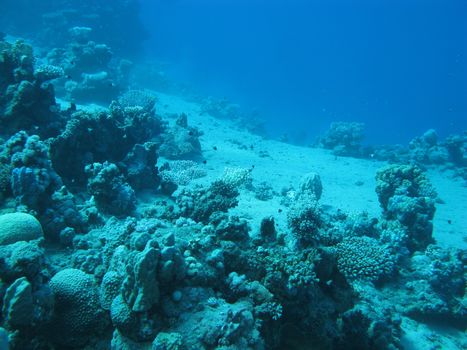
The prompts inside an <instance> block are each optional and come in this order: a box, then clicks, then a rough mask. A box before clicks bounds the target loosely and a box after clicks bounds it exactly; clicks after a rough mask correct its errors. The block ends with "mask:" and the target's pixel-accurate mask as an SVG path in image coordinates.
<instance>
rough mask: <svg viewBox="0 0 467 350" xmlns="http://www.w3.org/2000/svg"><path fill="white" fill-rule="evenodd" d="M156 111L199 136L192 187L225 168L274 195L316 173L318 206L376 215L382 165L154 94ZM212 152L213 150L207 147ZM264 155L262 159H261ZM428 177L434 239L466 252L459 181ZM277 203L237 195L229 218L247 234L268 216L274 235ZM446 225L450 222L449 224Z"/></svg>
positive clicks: (465, 198) (466, 211)
mask: <svg viewBox="0 0 467 350" xmlns="http://www.w3.org/2000/svg"><path fill="white" fill-rule="evenodd" d="M158 98H159V102H158V104H157V112H158V114H160V115H163V116H164V117H165V116H167V115H171V114H175V113H186V114H187V115H188V123H189V125H191V126H196V127H198V128H199V129H200V130H201V131H203V132H204V135H203V136H202V137H201V138H200V141H201V145H202V149H203V156H204V157H205V159H206V160H207V164H206V170H208V176H207V177H205V178H203V179H201V180H198V181H197V183H204V184H207V183H209V182H211V181H212V180H214V179H215V178H216V177H219V176H221V174H222V173H223V171H224V168H225V167H243V168H251V167H252V166H254V170H253V172H252V175H253V181H254V183H259V182H262V181H264V182H267V183H268V184H270V185H271V186H272V187H273V188H274V189H275V190H276V191H277V192H280V190H281V188H283V187H285V186H288V185H293V186H294V187H295V188H296V187H297V185H298V183H299V182H300V179H301V177H302V176H303V175H305V174H306V173H308V172H311V171H313V172H317V173H318V174H319V175H320V176H321V180H322V183H323V196H322V199H321V203H322V204H323V205H332V206H334V207H337V208H339V209H341V210H343V211H345V212H348V213H352V212H355V213H358V212H361V211H366V212H368V213H369V214H370V215H371V216H375V217H377V216H379V215H380V213H381V209H380V206H379V202H378V198H377V196H376V193H375V174H376V170H377V169H378V168H380V167H381V166H383V165H385V164H386V163H384V162H378V161H373V160H365V159H355V158H350V157H335V156H334V155H332V154H331V153H330V152H329V151H327V150H323V149H315V148H307V147H298V146H293V145H290V144H286V143H282V142H278V141H274V140H265V139H263V138H261V137H259V136H256V135H252V134H250V133H248V132H246V131H243V130H239V129H238V128H237V127H236V126H235V125H234V124H233V122H232V121H229V120H219V119H215V118H213V117H211V116H209V115H206V114H202V115H201V114H200V106H199V104H197V103H192V102H188V101H186V100H184V99H182V98H180V97H177V96H172V95H166V94H162V93H158ZM214 146H215V147H216V148H217V150H214V149H213V147H214ZM264 155H267V156H266V157H265V156H264ZM428 176H429V178H430V180H431V181H432V183H433V184H434V186H435V188H436V190H437V191H438V193H439V196H440V198H441V199H442V200H443V201H444V202H445V203H444V204H437V212H436V215H435V220H434V237H435V239H436V240H437V242H438V243H439V244H440V245H442V246H444V247H457V248H466V246H467V232H466V230H467V187H465V186H463V181H461V180H455V179H452V178H450V177H448V176H447V175H446V174H444V173H441V172H440V171H436V170H431V171H429V172H428ZM279 208H281V206H280V204H279V202H278V198H277V197H275V198H274V199H273V200H270V201H267V202H265V201H260V200H257V199H255V198H254V196H253V194H252V193H251V192H248V191H246V190H245V191H242V194H241V196H240V203H239V205H238V207H237V208H235V209H234V210H232V213H234V214H236V215H240V216H242V217H245V218H247V219H249V221H250V223H251V226H252V228H253V231H255V230H257V229H258V227H259V222H260V221H261V219H262V218H263V217H265V216H269V215H274V217H275V218H276V222H277V224H278V227H279V230H282V229H284V227H285V226H284V225H285V215H286V213H285V212H286V211H285V210H284V211H282V213H278V209H279ZM448 220H451V223H450V224H449V222H448Z"/></svg>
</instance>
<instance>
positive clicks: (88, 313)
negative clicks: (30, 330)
mask: <svg viewBox="0 0 467 350" xmlns="http://www.w3.org/2000/svg"><path fill="white" fill-rule="evenodd" d="M49 286H50V289H51V290H52V292H53V293H54V296H55V312H54V320H53V327H52V329H54V334H52V338H53V340H54V342H55V343H56V344H57V345H60V346H71V347H77V346H82V345H84V344H85V343H86V342H87V341H88V339H89V338H90V337H91V336H93V335H95V334H96V331H98V330H100V329H102V328H103V326H105V324H106V317H104V314H103V310H102V309H101V307H100V304H99V293H98V289H97V285H96V283H95V282H94V278H93V276H91V275H88V274H86V273H84V272H82V271H81V270H77V269H65V270H62V271H59V272H58V273H57V274H56V275H55V276H54V277H52V279H51V280H50V282H49Z"/></svg>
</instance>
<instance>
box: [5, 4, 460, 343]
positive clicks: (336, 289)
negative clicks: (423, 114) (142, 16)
mask: <svg viewBox="0 0 467 350" xmlns="http://www.w3.org/2000/svg"><path fill="white" fill-rule="evenodd" d="M61 2H64V1H61ZM20 3H21V4H22V3H24V2H23V1H21V2H20ZM115 3H116V4H120V6H121V7H122V9H121V11H120V12H119V11H114V12H113V13H114V14H115V13H119V14H122V16H123V14H125V13H127V12H126V8H125V6H130V5H128V4H131V3H132V2H131V1H116V2H115ZM83 6H84V5H83ZM96 6H98V5H96ZM86 10H87V11H88V13H89V11H90V9H86ZM70 11H71V12H70ZM73 11H74V12H73ZM93 11H94V12H93V13H96V16H97V19H96V18H94V17H89V18H84V19H82V20H81V19H80V21H78V22H80V23H79V24H80V26H77V25H78V23H76V24H75V23H73V21H74V20H76V17H74V15H73V13H82V12H80V11H79V9H76V8H75V9H73V10H72V9H68V10H66V11H63V12H47V13H46V14H45V15H44V16H45V17H44V19H45V20H47V23H49V24H50V26H49V27H48V28H49V29H48V31H45V30H44V31H41V32H37V33H36V34H37V36H38V38H37V39H41V40H42V41H41V40H39V41H38V42H39V43H43V42H44V41H47V39H46V38H49V37H51V32H50V31H53V32H54V33H57V31H58V33H60V36H56V37H54V41H53V42H49V44H51V45H55V48H53V49H51V50H48V51H47V54H42V55H39V54H38V56H37V57H36V56H34V54H35V53H34V51H33V48H32V46H31V45H30V44H27V43H26V42H25V41H22V40H15V41H7V40H6V39H5V38H3V39H2V40H1V41H0V123H1V129H0V134H1V135H0V137H1V139H0V205H1V209H2V211H1V213H2V214H1V215H0V305H1V318H0V321H1V322H0V325H1V327H0V348H1V349H6V348H10V349H25V350H26V349H38V350H39V349H153V350H169V349H174V350H175V349H225V350H227V349H359V350H364V349H400V348H401V347H402V345H401V337H402V335H403V332H402V329H401V319H402V317H409V318H411V319H414V320H417V321H421V322H437V321H440V320H442V322H443V324H444V325H449V326H452V327H455V328H458V329H465V327H466V326H467V314H466V310H467V309H466V304H465V299H464V292H465V271H464V265H465V263H466V259H467V256H466V254H465V251H460V250H453V249H446V248H441V247H439V246H437V245H436V242H435V240H434V239H433V236H432V233H433V217H434V215H435V209H436V204H437V200H438V195H437V193H436V191H435V189H434V188H433V186H432V184H431V183H430V181H429V180H428V178H427V176H426V175H425V173H424V170H423V169H425V168H426V167H427V166H429V165H430V164H438V165H442V166H444V167H446V168H450V169H454V170H455V172H456V174H457V175H458V176H460V177H463V178H464V179H466V177H467V175H466V174H467V171H466V159H467V156H466V144H467V135H466V134H465V133H464V134H463V135H455V136H451V137H448V138H447V139H445V140H444V141H439V140H438V137H437V135H436V132H435V131H434V130H429V131H427V132H426V133H425V134H424V135H423V136H421V137H419V138H416V139H415V140H413V141H412V142H411V143H410V145H409V147H405V148H404V147H384V148H383V147H380V148H377V147H376V148H374V149H373V150H367V149H365V148H364V147H363V146H362V145H361V140H362V137H363V125H362V124H359V123H334V124H332V125H331V128H330V129H329V131H328V132H327V134H326V135H324V136H323V138H322V139H321V140H320V145H321V146H322V147H324V148H328V149H332V152H334V153H335V154H336V155H345V156H357V157H369V156H370V153H371V156H372V157H374V158H376V159H380V160H389V161H390V164H389V165H387V166H384V167H382V168H381V169H380V170H379V171H378V172H377V173H376V174H375V176H376V189H375V190H376V194H377V198H378V200H379V202H380V205H381V208H382V214H381V216H380V217H370V216H369V215H368V214H366V213H364V212H362V213H357V214H353V215H349V214H346V213H344V212H343V211H341V210H340V209H339V208H338V203H337V204H336V205H337V207H330V206H324V205H322V203H320V198H321V194H322V192H323V191H325V190H326V189H325V188H324V189H323V186H322V183H321V178H320V176H319V175H318V174H316V173H309V174H303V180H302V182H301V183H297V184H296V186H294V188H291V189H288V190H287V191H283V192H282V193H276V192H274V191H272V189H271V188H270V187H269V185H268V184H267V183H256V182H255V181H252V178H251V170H250V169H244V168H236V167H231V168H226V170H225V172H224V174H223V175H222V176H221V177H219V178H217V179H215V180H213V181H211V182H210V183H209V184H208V185H195V186H192V185H191V184H192V182H193V181H194V180H195V179H199V178H203V177H206V176H207V174H208V172H209V169H208V168H207V167H206V166H205V165H204V164H203V147H202V145H201V142H200V139H199V138H200V136H201V135H202V134H203V130H202V128H201V129H200V128H197V127H193V126H190V124H189V116H187V115H186V114H184V113H183V111H180V114H179V115H178V116H176V117H175V123H173V122H169V121H168V120H167V119H166V118H163V117H161V116H159V115H158V114H157V113H156V111H157V107H158V100H157V94H155V93H153V92H151V91H147V90H143V89H137V88H136V89H135V88H134V87H130V85H129V84H130V70H131V62H130V61H128V60H127V59H125V58H117V56H115V55H114V53H113V52H114V50H115V52H119V54H120V55H123V54H124V53H125V52H127V51H128V49H129V47H125V46H124V45H120V46H119V44H122V43H126V44H129V43H130V42H129V41H125V40H123V39H124V38H122V41H119V40H117V39H116V38H109V37H106V36H105V35H103V32H102V31H100V29H99V28H101V27H98V26H96V22H97V21H98V18H102V16H105V7H102V8H99V7H98V8H97V9H93ZM85 13H86V12H85ZM99 16H101V17H99ZM115 16H116V15H114V17H111V18H110V17H109V18H108V21H109V22H108V23H107V24H108V25H109V26H112V25H114V26H115V25H116V24H115V21H116V20H117V19H116V18H115ZM71 18H73V20H71ZM83 23H84V24H85V25H86V26H85V25H83ZM122 33H124V32H122ZM23 34H24V35H26V34H28V33H23ZM62 35H63V37H62ZM125 35H126V34H125ZM93 40H96V41H93ZM105 40H108V41H105ZM133 43H134V42H133ZM114 46H115V47H114ZM39 51H40V50H39ZM118 57H124V56H118ZM56 94H59V95H60V96H61V97H62V98H64V99H69V100H72V101H74V103H71V104H68V105H67V107H64V106H63V105H62V106H60V105H59V104H58V103H57V102H56V98H55V96H56ZM91 100H92V101H94V102H96V101H97V102H102V101H112V102H111V103H110V105H109V107H108V108H95V109H90V108H84V107H81V106H80V105H77V103H80V104H84V103H87V102H89V101H91ZM223 106H224V107H225V108H224V107H223ZM232 108H233V107H232V106H231V105H229V104H227V105H226V104H225V103H223V102H222V101H221V102H219V103H216V102H215V101H209V103H206V104H205V105H204V107H203V111H204V112H203V113H206V114H210V115H212V114H217V115H219V116H221V117H222V118H227V117H226V116H225V115H228V114H229V113H231V109H232ZM245 191H246V192H253V193H254V197H255V198H256V200H258V201H269V200H271V199H272V198H273V197H278V196H279V197H282V198H281V203H282V204H283V208H284V211H285V213H286V217H287V224H288V228H287V230H286V231H285V232H279V231H277V230H276V224H275V220H276V219H275V217H274V215H275V214H276V213H277V208H276V207H274V208H272V209H271V214H270V215H268V216H265V217H264V218H263V219H262V221H261V223H260V226H259V227H256V228H255V227H252V226H251V223H250V222H249V221H248V220H247V218H244V217H239V216H236V215H234V214H232V213H230V211H231V210H230V209H232V208H235V207H237V206H238V205H239V197H240V196H241V193H242V192H245ZM145 192H149V193H151V194H152V195H153V200H152V202H151V204H150V205H149V206H148V205H146V206H144V207H143V206H140V205H139V201H138V196H139V195H140V194H141V193H145ZM253 232H259V233H258V234H257V235H254V234H253ZM7 344H9V345H7Z"/></svg>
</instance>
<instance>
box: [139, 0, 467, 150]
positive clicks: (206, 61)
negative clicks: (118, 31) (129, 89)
mask: <svg viewBox="0 0 467 350" xmlns="http://www.w3.org/2000/svg"><path fill="white" fill-rule="evenodd" d="M142 5H143V19H144V22H145V25H146V27H147V29H148V31H149V33H150V34H151V39H150V40H149V41H148V42H147V43H146V55H147V56H148V57H150V58H154V57H156V58H157V59H159V60H163V61H166V62H169V63H170V70H169V75H170V76H171V77H172V78H174V79H177V80H179V81H183V82H189V83H190V84H192V85H193V86H194V87H195V88H196V89H198V91H200V92H202V93H206V94H210V95H213V96H217V97H223V96H226V97H228V98H229V99H231V100H232V101H233V102H236V103H239V104H240V105H241V106H242V108H243V109H244V110H246V111H248V110H252V109H258V110H259V111H260V113H261V116H262V117H263V118H265V119H266V121H267V125H268V127H269V129H270V132H271V133H272V134H273V135H280V134H282V133H288V134H290V135H291V136H292V138H293V137H294V135H302V136H303V134H306V137H307V138H308V139H309V140H312V139H313V138H314V137H315V136H316V135H318V134H320V133H322V132H323V131H324V130H325V129H326V128H327V127H328V125H329V123H330V122H331V121H336V120H343V121H361V122H365V123H366V125H367V132H366V134H367V141H368V142H370V143H395V142H404V143H405V142H407V141H409V140H410V139H411V138H413V137H415V136H418V135H420V134H421V133H423V132H424V131H425V130H426V129H428V128H435V129H436V130H437V131H438V134H439V135H440V136H446V135H448V134H450V133H459V132H461V131H462V130H465V129H467V15H466V14H467V2H466V1H465V0H452V1H441V0H440V1H434V0H428V1H419V0H413V1H403V0H392V1H388V0H380V1H312V0H311V1H298V0H292V1H290V0H289V1H279V0H272V1H271V0H270V1H262V0H235V1H233V0H223V1H216V0H197V1H194V0H179V1H169V0H142Z"/></svg>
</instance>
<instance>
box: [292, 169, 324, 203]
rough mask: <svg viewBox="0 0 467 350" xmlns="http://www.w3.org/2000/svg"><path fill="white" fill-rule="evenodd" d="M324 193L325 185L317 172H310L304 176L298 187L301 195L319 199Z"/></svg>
mask: <svg viewBox="0 0 467 350" xmlns="http://www.w3.org/2000/svg"><path fill="white" fill-rule="evenodd" d="M322 193H323V185H322V183H321V178H320V176H319V175H318V174H317V173H308V174H306V175H305V176H304V177H303V178H302V180H301V182H300V186H299V189H298V196H299V197H300V196H302V195H305V196H314V197H315V198H316V200H317V201H319V200H320V198H321V194H322Z"/></svg>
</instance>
